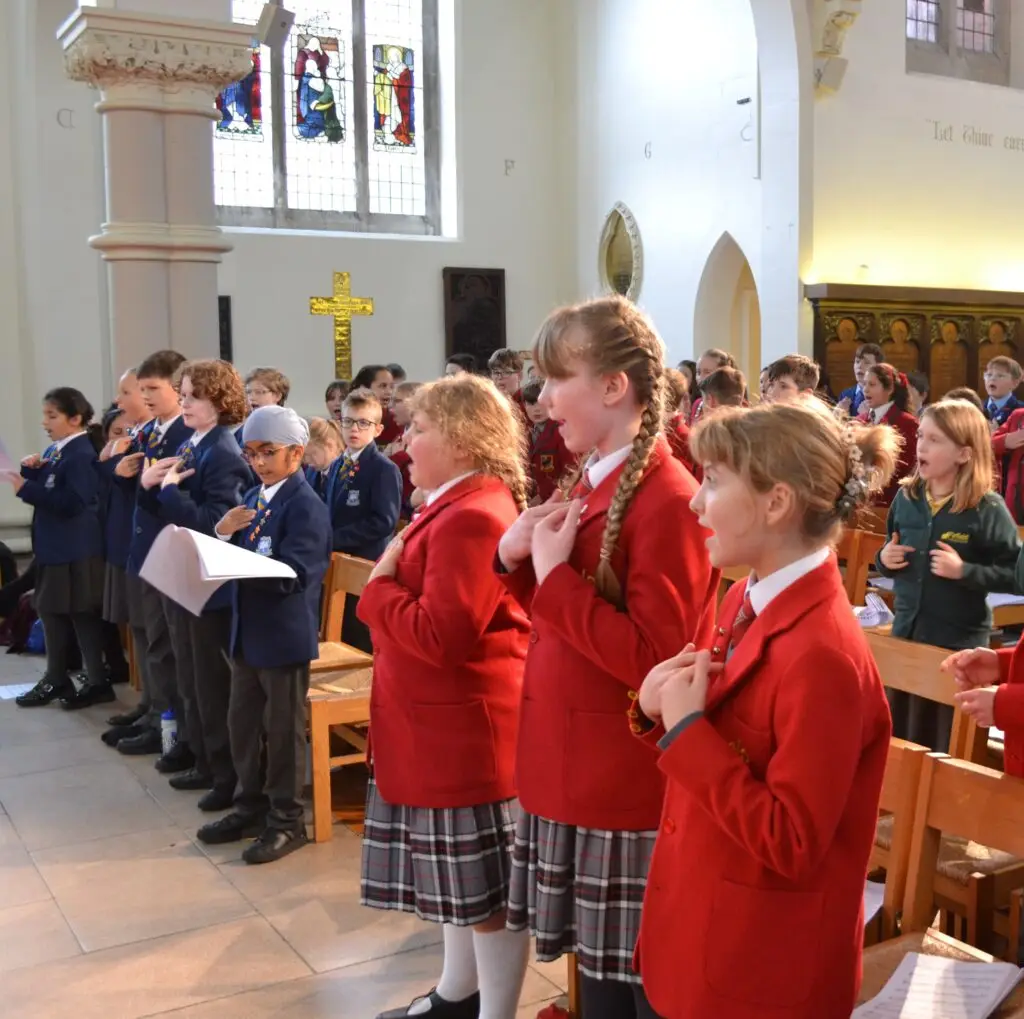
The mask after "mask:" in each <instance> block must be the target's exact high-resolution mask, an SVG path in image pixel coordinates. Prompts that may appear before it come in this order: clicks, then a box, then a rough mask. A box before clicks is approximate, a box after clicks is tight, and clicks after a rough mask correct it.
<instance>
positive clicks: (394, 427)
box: [377, 407, 402, 449]
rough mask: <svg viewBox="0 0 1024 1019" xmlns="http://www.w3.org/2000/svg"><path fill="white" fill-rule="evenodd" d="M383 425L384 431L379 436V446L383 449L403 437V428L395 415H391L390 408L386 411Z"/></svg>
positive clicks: (382, 419) (382, 421)
mask: <svg viewBox="0 0 1024 1019" xmlns="http://www.w3.org/2000/svg"><path fill="white" fill-rule="evenodd" d="M381 424H383V426H384V431H383V432H381V433H380V435H379V436H378V438H377V445H378V446H379V447H380V448H381V449H383V448H384V447H385V446H390V445H391V443H392V442H394V441H395V440H396V439H400V438H401V437H402V426H401V425H400V424H399V423H398V422H397V421H396V420H395V415H394V414H392V413H391V408H390V407H387V408H386V409H385V411H384V416H383V417H382V418H381Z"/></svg>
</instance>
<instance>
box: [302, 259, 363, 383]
mask: <svg viewBox="0 0 1024 1019" xmlns="http://www.w3.org/2000/svg"><path fill="white" fill-rule="evenodd" d="M309 313H310V315H330V316H331V317H332V318H333V319H334V377H335V378H336V379H346V380H347V379H351V378H352V316H353V315H372V314H373V298H372V297H353V296H352V282H351V274H350V273H347V272H336V273H335V274H334V296H333V297H311V298H310V299H309Z"/></svg>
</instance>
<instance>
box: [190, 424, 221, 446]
mask: <svg viewBox="0 0 1024 1019" xmlns="http://www.w3.org/2000/svg"><path fill="white" fill-rule="evenodd" d="M216 427H217V426H216V425H210V427H209V428H204V429H203V430H202V431H199V430H198V429H197V430H196V431H194V432H193V433H192V438H191V439H189V440H188V441H189V442H190V443H191V444H192V448H193V449H195V448H196V447H197V446H198V445H199V443H200V442H202V441H203V439H205V438H206V436H207V435H209V434H210V432H212V431H213V430H214V428H216Z"/></svg>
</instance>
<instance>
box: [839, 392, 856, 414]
mask: <svg viewBox="0 0 1024 1019" xmlns="http://www.w3.org/2000/svg"><path fill="white" fill-rule="evenodd" d="M852 406H853V401H852V400H851V399H850V398H849V397H848V396H845V397H843V399H842V400H840V401H839V402H838V403H837V404H836V410H837V411H839V413H840V414H846V415H849V413H850V408H851V407H852Z"/></svg>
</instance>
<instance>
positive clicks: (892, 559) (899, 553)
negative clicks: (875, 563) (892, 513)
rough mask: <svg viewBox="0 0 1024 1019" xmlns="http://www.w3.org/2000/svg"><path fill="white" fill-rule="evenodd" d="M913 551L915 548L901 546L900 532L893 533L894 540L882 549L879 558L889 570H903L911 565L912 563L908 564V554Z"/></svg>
mask: <svg viewBox="0 0 1024 1019" xmlns="http://www.w3.org/2000/svg"><path fill="white" fill-rule="evenodd" d="M913 551H914V546H913V545H901V544H900V532H899V531H893V532H892V538H891V539H890V541H889V542H888V544H887V545H885V546H884V548H883V549H882V552H881V554H880V555H879V558H880V559H881V560H882V565H883V566H884V567H885V568H886V569H887V570H903V569H906V567H908V566H909V565H910V563H909V562H907V553H908V552H913Z"/></svg>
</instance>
